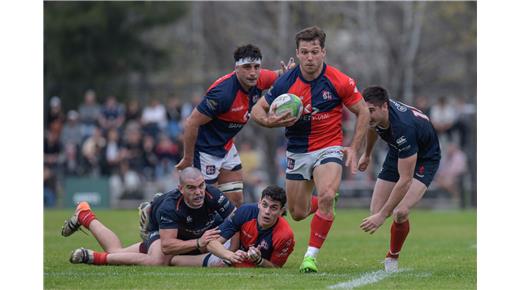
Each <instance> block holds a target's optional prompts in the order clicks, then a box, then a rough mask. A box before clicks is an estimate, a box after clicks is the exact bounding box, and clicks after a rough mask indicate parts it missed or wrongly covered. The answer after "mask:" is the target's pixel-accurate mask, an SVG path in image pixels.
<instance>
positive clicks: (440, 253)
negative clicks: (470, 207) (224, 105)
mask: <svg viewBox="0 0 520 290" xmlns="http://www.w3.org/2000/svg"><path fill="white" fill-rule="evenodd" d="M72 211H73V210H67V211H57V210H52V211H45V217H44V220H45V224H44V227H45V228H44V235H45V237H44V288H45V289H58V288H59V289H160V288H163V289H201V288H202V289H289V288H290V289H326V288H327V287H328V286H331V285H334V284H338V283H343V282H347V281H352V280H354V279H358V278H360V277H362V276H363V275H372V276H373V275H374V272H375V271H378V270H381V269H382V268H383V265H382V264H381V261H382V260H383V258H384V255H385V254H386V251H387V249H388V243H389V228H390V224H391V222H390V220H387V222H386V223H385V225H383V226H382V227H381V228H380V229H379V230H378V231H377V232H376V233H375V234H374V235H369V234H366V233H364V232H362V231H361V230H360V229H359V227H358V226H359V223H360V222H361V220H362V219H363V218H364V217H365V216H366V215H367V211H363V210H338V212H337V216H336V220H335V222H334V225H333V227H332V230H331V232H330V233H329V236H328V238H327V241H326V242H325V245H324V247H323V248H322V250H321V252H320V255H319V258H318V262H319V265H318V266H319V270H320V272H319V273H318V274H300V273H298V267H299V265H300V262H301V259H302V258H303V254H304V253H305V251H306V248H307V240H308V236H309V223H310V219H307V220H305V221H302V222H294V221H292V220H291V219H290V218H289V221H290V223H291V225H292V227H293V230H294V232H295V235H296V247H295V250H294V252H293V254H292V255H291V256H290V257H289V259H288V261H287V263H286V264H285V266H284V268H283V269H277V270H273V269H234V268H225V269H213V268H212V269H208V268H180V267H142V266H91V265H83V264H82V265H73V264H70V263H69V261H68V258H69V254H70V251H71V250H73V249H75V248H78V247H81V246H83V247H87V248H92V249H97V250H101V248H100V247H99V246H98V245H97V243H96V241H95V239H94V238H93V237H92V235H88V236H87V235H84V234H83V233H81V232H77V233H75V234H74V235H72V236H70V237H68V238H64V237H62V236H61V235H60V229H61V225H62V223H63V221H64V220H65V218H67V217H68V216H70V215H71V213H72ZM96 215H97V217H98V219H99V220H101V221H102V222H103V223H105V225H107V226H108V227H109V228H111V229H112V230H113V231H114V232H115V233H116V234H117V235H118V236H119V237H120V239H121V241H122V242H123V244H124V245H125V246H126V245H130V244H131V243H134V242H136V241H138V240H139V235H138V217H137V210H135V211H115V210H110V211H108V210H105V211H103V210H97V211H96ZM476 243H477V237H476V212H475V211H464V212H458V211H442V212H440V211H421V210H416V211H414V212H413V213H412V216H411V221H410V234H409V236H408V239H407V240H406V243H405V245H404V248H403V251H402V252H401V257H400V259H399V266H400V268H401V269H402V271H401V272H399V273H395V274H392V275H389V276H385V275H386V274H383V273H381V272H378V274H375V275H383V276H385V277H384V279H382V280H380V281H378V282H375V283H372V284H368V285H365V286H361V287H359V288H356V289H475V288H476V282H477V261H476V259H477V249H476ZM367 273H368V274H367Z"/></svg>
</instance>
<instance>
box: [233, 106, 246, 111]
mask: <svg viewBox="0 0 520 290" xmlns="http://www.w3.org/2000/svg"><path fill="white" fill-rule="evenodd" d="M243 109H244V106H240V107H236V108H231V112H239V111H242V110H243Z"/></svg>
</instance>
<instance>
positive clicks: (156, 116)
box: [44, 90, 475, 207]
mask: <svg viewBox="0 0 520 290" xmlns="http://www.w3.org/2000/svg"><path fill="white" fill-rule="evenodd" d="M430 101H431V100H430V99H429V98H427V97H417V98H416V99H415V102H414V104H413V105H414V106H416V107H417V108H419V109H421V110H422V111H423V112H425V113H427V114H428V115H429V116H430V119H431V121H432V123H433V125H434V127H435V128H436V130H437V132H438V135H439V138H440V140H441V143H442V144H441V149H442V155H443V158H442V161H441V165H440V168H439V171H438V173H437V177H436V180H435V182H434V184H433V185H432V186H433V188H434V189H435V188H437V189H439V190H442V191H444V192H446V193H447V194H448V195H449V196H450V197H451V198H453V199H454V200H457V199H460V198H461V191H462V190H463V188H462V187H463V186H464V184H463V182H462V180H463V177H464V176H465V175H467V173H468V168H469V167H468V152H471V150H469V148H472V147H471V146H469V143H470V142H472V138H473V136H472V133H471V132H474V131H472V129H471V128H472V126H473V127H474V126H475V125H474V122H475V121H474V119H473V117H474V115H475V106H474V105H471V104H467V103H466V102H464V100H463V99H462V98H445V97H440V98H438V99H437V100H436V101H435V102H434V103H433V104H431V105H430V103H429V102H430ZM199 102H200V96H195V97H193V98H192V100H190V101H188V102H181V101H180V99H179V98H176V97H169V98H167V99H166V100H159V99H156V98H150V99H148V100H147V101H146V102H143V103H142V102H140V100H138V99H130V100H127V101H126V102H124V103H122V102H120V101H118V99H117V98H116V97H115V96H107V97H106V98H105V100H104V102H100V101H99V100H98V98H97V96H96V93H95V92H94V91H93V90H88V91H87V92H85V94H84V98H83V102H82V103H81V104H79V106H78V107H77V109H74V110H69V111H67V112H65V111H64V110H63V107H62V103H61V99H60V98H59V97H57V96H53V97H51V98H50V100H49V102H48V103H49V107H48V108H47V110H46V112H47V115H46V118H45V134H44V204H45V206H47V207H53V206H55V205H56V202H57V198H58V197H63V195H64V188H63V185H64V180H65V179H66V178H69V177H86V178H106V179H108V183H109V188H110V189H109V190H110V199H111V201H112V204H113V202H117V201H118V200H120V199H143V198H145V193H144V188H146V187H147V186H148V187H150V186H151V187H152V188H153V189H152V190H153V191H164V190H169V189H171V188H172V186H176V184H175V180H176V178H175V175H176V174H177V172H176V170H175V165H176V164H177V162H178V161H179V160H180V159H181V158H182V152H183V148H182V140H183V125H184V124H183V122H184V120H186V118H187V117H188V116H189V115H190V113H191V111H192V110H193V108H194V107H195V106H196V105H197V104H198V103H199ZM351 118H352V116H351V115H350V114H349V113H348V112H347V111H346V110H345V113H344V122H346V124H347V126H344V127H345V130H347V131H350V132H348V133H346V134H345V136H347V138H348V137H349V136H351V135H352V134H351V132H352V130H353V129H354V128H353V126H354V122H349V119H351ZM259 129H260V128H259V127H258V125H256V124H254V121H250V122H249V124H248V125H247V126H245V127H244V129H243V130H242V131H241V132H240V133H239V134H238V136H237V137H236V139H235V144H236V145H237V149H238V150H239V152H240V158H241V160H242V166H243V173H244V191H245V195H246V196H245V201H246V202H247V201H254V200H256V195H257V194H259V191H260V189H261V188H263V187H264V186H265V185H266V184H268V183H269V172H272V170H273V168H274V167H275V168H276V175H277V176H278V178H277V183H278V184H279V185H281V186H283V184H284V178H285V167H286V158H285V145H286V144H285V138H284V136H283V134H284V130H283V129H278V130H276V131H275V133H274V136H275V137H274V141H273V142H272V143H267V142H266V140H259V136H258V130H259ZM267 130H269V129H267ZM349 142H350V140H348V139H347V140H345V143H346V144H348V143H349ZM266 146H276V148H277V149H276V151H275V152H276V153H275V156H273V157H274V159H275V160H276V166H273V165H272V163H271V162H266V160H268V158H267V157H266V156H267V155H268V154H267V151H266V150H265V148H266ZM385 154H386V146H385V145H384V144H383V142H378V144H377V147H376V150H375V156H374V158H373V160H374V162H373V163H372V165H371V167H369V169H368V170H367V171H366V172H364V173H359V174H357V175H355V176H351V175H350V174H349V173H348V170H344V177H343V184H342V187H341V188H342V189H343V190H346V191H348V193H349V194H350V195H353V196H356V195H358V196H362V195H367V194H368V195H369V194H370V193H371V190H372V188H373V184H374V181H375V178H376V176H377V173H378V170H379V168H380V166H381V164H382V162H383V160H384V157H385Z"/></svg>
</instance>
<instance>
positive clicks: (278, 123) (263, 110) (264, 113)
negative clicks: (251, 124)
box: [251, 97, 298, 128]
mask: <svg viewBox="0 0 520 290" xmlns="http://www.w3.org/2000/svg"><path fill="white" fill-rule="evenodd" d="M251 117H253V120H255V121H256V122H257V123H258V124H260V125H262V126H264V127H267V128H275V127H289V126H292V125H294V123H296V121H298V119H297V118H296V117H292V116H291V113H290V112H288V111H287V112H285V113H284V114H282V115H280V116H276V114H274V113H271V112H269V104H268V103H267V101H266V100H265V97H262V98H260V100H258V102H256V104H255V105H254V106H253V109H251Z"/></svg>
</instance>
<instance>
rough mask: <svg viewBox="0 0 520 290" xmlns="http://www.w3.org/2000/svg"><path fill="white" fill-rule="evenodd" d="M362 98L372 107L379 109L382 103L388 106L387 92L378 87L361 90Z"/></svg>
mask: <svg viewBox="0 0 520 290" xmlns="http://www.w3.org/2000/svg"><path fill="white" fill-rule="evenodd" d="M362 95H363V98H364V99H365V102H367V103H371V104H373V105H374V106H377V107H381V106H382V105H383V104H384V103H386V104H388V100H389V98H390V97H389V96H388V91H387V90H386V89H385V88H383V87H380V86H370V87H367V88H366V89H364V90H363V93H362Z"/></svg>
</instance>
